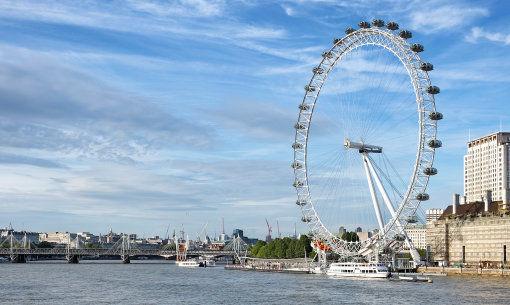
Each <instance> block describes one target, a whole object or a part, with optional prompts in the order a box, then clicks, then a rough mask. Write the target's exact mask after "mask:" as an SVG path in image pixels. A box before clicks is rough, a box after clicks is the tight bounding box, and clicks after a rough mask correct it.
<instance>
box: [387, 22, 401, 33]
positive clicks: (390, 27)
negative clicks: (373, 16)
mask: <svg viewBox="0 0 510 305" xmlns="http://www.w3.org/2000/svg"><path fill="white" fill-rule="evenodd" d="M386 28H387V29H388V30H390V31H396V30H398V23H396V22H391V21H390V22H388V23H386Z"/></svg>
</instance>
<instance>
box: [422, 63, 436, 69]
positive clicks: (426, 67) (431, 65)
mask: <svg viewBox="0 0 510 305" xmlns="http://www.w3.org/2000/svg"><path fill="white" fill-rule="evenodd" d="M420 69H421V70H423V71H432V70H434V65H433V64H431V63H429V62H422V63H421V64H420Z"/></svg>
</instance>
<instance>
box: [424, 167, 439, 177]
mask: <svg viewBox="0 0 510 305" xmlns="http://www.w3.org/2000/svg"><path fill="white" fill-rule="evenodd" d="M423 173H424V174H425V175H428V176H434V175H436V174H437V169H436V168H434V167H427V168H425V169H424V170H423Z"/></svg>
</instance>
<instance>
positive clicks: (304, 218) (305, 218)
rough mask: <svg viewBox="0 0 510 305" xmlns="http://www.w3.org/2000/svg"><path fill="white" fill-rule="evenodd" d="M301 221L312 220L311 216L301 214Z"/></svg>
mask: <svg viewBox="0 0 510 305" xmlns="http://www.w3.org/2000/svg"><path fill="white" fill-rule="evenodd" d="M301 221H302V222H310V221H312V218H311V217H306V216H303V217H301Z"/></svg>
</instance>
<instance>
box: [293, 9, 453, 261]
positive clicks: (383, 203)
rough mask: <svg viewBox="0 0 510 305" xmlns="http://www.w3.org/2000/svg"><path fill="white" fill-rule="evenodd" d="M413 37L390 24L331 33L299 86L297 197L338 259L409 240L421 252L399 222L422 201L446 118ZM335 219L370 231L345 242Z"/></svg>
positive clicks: (409, 218) (412, 215) (408, 220)
mask: <svg viewBox="0 0 510 305" xmlns="http://www.w3.org/2000/svg"><path fill="white" fill-rule="evenodd" d="M411 38H412V33H411V32H410V31H408V30H399V25H398V24H397V23H395V22H387V23H385V22H384V21H382V20H380V19H374V20H373V21H372V23H369V22H367V21H361V22H360V23H359V24H358V29H354V28H348V29H346V30H345V36H343V37H342V38H335V39H334V40H333V46H332V47H331V48H330V49H329V50H327V51H325V52H323V53H322V60H321V61H320V63H319V64H318V65H317V66H315V67H314V68H313V69H312V73H313V76H312V78H311V80H310V82H309V83H308V84H307V85H306V86H305V87H304V90H305V94H304V98H303V100H302V102H301V103H300V104H299V116H298V120H297V123H296V124H295V126H294V128H295V129H296V134H295V140H294V143H293V144H292V147H293V149H294V161H293V163H292V167H293V169H294V175H295V180H294V184H293V186H294V187H295V188H296V192H297V200H296V204H297V205H298V206H299V208H300V209H301V211H302V214H303V216H302V221H303V222H305V223H307V225H308V227H309V229H310V232H311V234H312V235H313V237H314V238H315V239H316V240H321V241H322V242H323V243H324V244H326V245H328V246H330V247H331V249H332V251H333V252H335V253H337V254H339V255H340V256H342V257H352V256H365V257H367V258H370V259H378V258H379V257H380V256H381V255H384V254H387V253H392V252H393V253H394V252H395V251H397V250H398V249H400V248H402V246H403V245H404V244H407V245H408V247H409V248H410V249H411V254H412V255H413V259H414V261H417V260H419V256H418V257H417V255H418V254H417V252H416V250H415V249H414V246H413V245H412V242H411V240H410V239H409V237H408V236H407V234H406V231H405V227H406V226H407V225H409V224H414V223H416V222H418V217H417V215H416V212H417V209H418V207H419V205H420V203H421V202H422V201H426V200H428V199H429V195H428V194H427V192H426V189H427V185H428V182H429V178H430V177H431V176H433V175H435V174H437V169H436V168H434V167H433V162H434V153H435V150H436V149H437V148H439V147H441V145H442V144H441V141H440V140H439V139H438V138H437V137H436V135H437V122H438V121H439V120H441V119H442V117H443V116H442V114H441V113H440V112H437V111H436V105H435V95H436V94H438V93H439V92H440V89H439V88H438V87H437V86H435V85H433V84H432V83H431V81H430V79H429V73H430V71H432V70H433V69H434V67H433V65H432V64H431V63H429V62H426V61H423V60H422V59H421V57H420V54H421V52H423V51H424V47H423V46H422V45H421V44H419V43H411V42H409V40H410V39H411ZM312 117H313V119H312ZM340 226H347V227H348V226H351V227H354V226H356V227H358V226H359V227H364V228H366V229H367V230H368V229H369V228H370V229H372V230H371V236H368V235H367V238H366V239H364V240H359V241H349V240H344V239H342V238H341V236H340V235H339V234H338V233H337V232H338V228H339V227H340Z"/></svg>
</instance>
